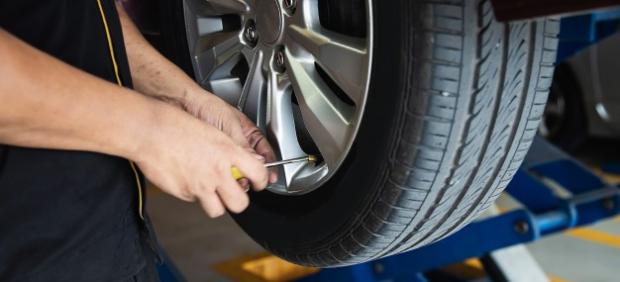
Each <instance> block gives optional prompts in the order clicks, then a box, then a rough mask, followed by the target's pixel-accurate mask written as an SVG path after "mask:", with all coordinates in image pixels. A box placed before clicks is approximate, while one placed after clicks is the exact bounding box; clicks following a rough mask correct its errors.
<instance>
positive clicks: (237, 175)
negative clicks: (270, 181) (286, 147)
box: [230, 155, 317, 180]
mask: <svg viewBox="0 0 620 282" xmlns="http://www.w3.org/2000/svg"><path fill="white" fill-rule="evenodd" d="M316 161H317V157H316V156H315V155H307V156H305V157H299V158H292V159H286V160H281V161H277V162H270V163H266V164H265V167H274V166H280V165H285V164H292V163H301V162H316ZM230 171H231V173H232V176H233V178H235V180H239V179H241V178H244V176H243V173H241V171H240V170H239V169H238V168H237V167H235V166H233V167H231V168H230Z"/></svg>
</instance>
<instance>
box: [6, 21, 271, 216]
mask: <svg viewBox="0 0 620 282" xmlns="http://www.w3.org/2000/svg"><path fill="white" fill-rule="evenodd" d="M102 59H104V60H105V59H107V58H102ZM0 62H2V66H0V143H1V144H9V145H15V146H22V147H32V148H50V149H65V150H82V151H92V152H99V153H104V154H109V155H115V156H120V157H124V158H127V159H131V160H133V161H135V162H136V163H137V164H138V166H139V167H140V168H141V169H142V171H143V172H144V173H145V175H146V176H147V178H149V179H150V180H151V181H152V182H153V183H155V184H156V185H157V186H158V187H160V188H161V189H163V190H164V191H166V192H168V193H170V194H172V195H173V196H176V197H178V198H180V199H183V200H187V201H192V200H194V199H198V200H200V202H201V203H202V204H203V207H204V209H205V211H206V212H207V213H208V214H209V215H210V216H218V215H221V214H222V213H224V211H225V210H224V206H226V207H227V208H228V209H229V210H231V211H233V212H240V211H242V210H243V209H244V208H245V207H246V206H247V205H248V197H247V195H246V193H245V192H244V191H243V189H242V188H241V187H240V186H239V184H238V183H237V182H236V181H235V180H234V179H233V178H232V176H231V172H230V168H231V166H233V165H234V166H237V167H238V168H239V169H240V170H241V171H242V172H243V173H244V175H246V176H247V177H248V178H249V179H250V180H251V181H252V184H253V185H254V187H258V188H264V187H265V186H266V184H267V171H266V170H265V168H264V167H263V163H262V162H261V161H260V160H259V159H257V157H256V156H254V155H253V154H251V153H249V152H248V151H247V150H245V149H244V148H242V147H240V146H238V145H237V144H235V143H234V141H233V140H232V139H230V138H229V137H228V136H226V135H225V134H223V133H222V132H221V131H219V130H218V129H216V128H214V127H212V126H210V125H208V124H205V123H204V122H202V121H200V120H198V119H196V118H194V117H192V116H191V115H188V114H187V113H185V112H183V111H181V110H179V109H177V108H175V107H172V106H170V105H168V104H166V103H161V102H159V101H156V100H153V99H150V98H147V97H145V96H143V95H136V94H135V92H133V91H132V90H129V89H126V88H122V87H119V86H117V85H115V84H113V83H110V82H107V81H104V80H102V79H99V78H97V77H95V76H92V75H90V74H88V73H86V72H83V71H81V70H78V69H76V68H74V67H72V66H70V65H67V64H65V63H64V62H61V61H60V60H58V59H55V58H53V57H51V56H49V55H48V54H45V53H43V52H41V51H39V50H37V49H35V48H33V47H32V46H30V45H28V44H26V43H24V42H23V41H21V40H19V39H18V38H16V37H14V36H13V35H11V34H9V33H7V32H6V31H5V30H3V29H1V28H0ZM128 169H129V168H128Z"/></svg>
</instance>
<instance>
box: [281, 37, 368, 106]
mask: <svg viewBox="0 0 620 282" xmlns="http://www.w3.org/2000/svg"><path fill="white" fill-rule="evenodd" d="M287 34H288V35H289V37H288V38H289V39H290V41H289V42H288V44H296V45H298V46H301V47H302V48H303V49H305V50H306V51H308V52H309V53H311V54H312V55H313V56H314V59H315V60H316V62H317V63H318V64H319V65H320V66H321V67H322V68H323V69H324V70H325V72H326V73H327V74H328V75H329V77H330V78H331V79H333V80H334V82H335V83H336V84H337V85H338V86H339V87H340V88H341V89H342V90H343V91H344V92H345V93H346V94H347V96H348V97H349V98H350V99H351V100H353V102H354V103H355V104H356V105H359V104H361V103H362V99H363V97H364V89H365V87H366V83H365V82H366V78H367V73H366V70H367V69H368V65H367V64H368V59H367V57H368V51H367V48H366V46H365V44H366V43H365V42H366V41H365V39H358V38H353V37H349V36H346V35H342V34H338V33H334V32H331V31H328V30H320V32H317V31H315V30H312V29H308V28H303V27H300V26H298V25H289V26H288V29H287ZM289 48H290V49H292V50H294V49H295V48H296V46H289Z"/></svg>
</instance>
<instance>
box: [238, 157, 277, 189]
mask: <svg viewBox="0 0 620 282" xmlns="http://www.w3.org/2000/svg"><path fill="white" fill-rule="evenodd" d="M233 164H234V166H236V167H237V169H239V170H240V171H241V173H243V175H244V176H245V177H246V178H247V179H248V180H250V182H251V184H252V187H254V188H255V189H258V190H262V189H264V188H265V187H266V186H267V182H268V180H269V179H268V178H269V176H268V173H267V169H266V168H265V165H264V163H263V162H262V161H260V160H258V159H257V158H256V157H254V156H253V155H252V154H249V153H247V152H245V151H240V152H239V154H238V155H236V157H235V159H233ZM231 179H232V178H231Z"/></svg>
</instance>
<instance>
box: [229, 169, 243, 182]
mask: <svg viewBox="0 0 620 282" xmlns="http://www.w3.org/2000/svg"><path fill="white" fill-rule="evenodd" d="M230 172H231V173H232V177H233V178H234V179H235V180H239V179H241V178H244V177H245V176H243V173H241V171H240V170H239V169H238V168H237V167H236V166H233V167H231V168H230Z"/></svg>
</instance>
